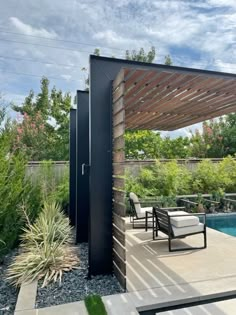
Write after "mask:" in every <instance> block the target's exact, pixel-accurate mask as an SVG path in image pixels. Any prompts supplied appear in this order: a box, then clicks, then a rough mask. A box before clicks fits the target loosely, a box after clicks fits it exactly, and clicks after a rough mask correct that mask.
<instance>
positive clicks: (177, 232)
mask: <svg viewBox="0 0 236 315" xmlns="http://www.w3.org/2000/svg"><path fill="white" fill-rule="evenodd" d="M172 230H173V233H174V236H181V235H186V234H191V233H197V232H203V230H204V224H202V223H199V224H198V225H192V226H185V227H175V226H174V225H172Z"/></svg>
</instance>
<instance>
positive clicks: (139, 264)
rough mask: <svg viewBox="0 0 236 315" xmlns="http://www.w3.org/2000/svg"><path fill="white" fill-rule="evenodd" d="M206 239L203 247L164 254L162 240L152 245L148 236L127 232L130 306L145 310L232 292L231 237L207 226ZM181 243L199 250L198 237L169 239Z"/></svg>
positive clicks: (235, 272) (234, 249) (235, 246)
mask: <svg viewBox="0 0 236 315" xmlns="http://www.w3.org/2000/svg"><path fill="white" fill-rule="evenodd" d="M162 237H164V235H163V236H162ZM207 237H208V247H207V249H202V250H193V251H191V250H190V251H181V252H172V253H170V252H169V251H168V244H167V241H164V240H163V241H152V235H151V232H145V231H144V230H139V229H135V230H133V229H127V231H126V248H127V257H126V259H127V289H128V292H129V293H132V295H133V297H132V300H133V302H134V304H135V306H136V307H138V308H139V309H140V310H146V309H148V308H149V307H150V305H152V306H153V308H154V307H160V306H165V305H171V304H180V303H184V302H187V301H191V300H193V301H197V300H203V299H206V298H207V297H208V298H209V297H217V296H226V295H234V294H236V238H235V237H232V236H229V235H226V234H223V233H221V232H218V231H216V230H213V229H209V228H208V229H207ZM183 244H186V245H187V246H201V245H202V244H203V239H202V235H195V236H190V237H188V238H186V239H184V240H175V241H173V245H175V246H176V247H178V246H183ZM229 303H231V304H232V303H233V300H231V302H228V304H229ZM216 304H217V303H216ZM234 305H235V314H236V302H235V300H234ZM201 307H202V306H201ZM215 307H216V306H215ZM216 310H217V308H216ZM163 314H164V313H163ZM166 314H170V313H166ZM173 314H175V313H173ZM176 314H177V313H176ZM178 314H179V313H178ZM183 314H184V313H183ZM193 314H194V313H193ZM201 314H209V313H207V312H206V313H204V312H203V311H202V312H201ZM212 314H213V313H212ZM214 314H215V313H214ZM216 314H228V313H219V312H218V313H216Z"/></svg>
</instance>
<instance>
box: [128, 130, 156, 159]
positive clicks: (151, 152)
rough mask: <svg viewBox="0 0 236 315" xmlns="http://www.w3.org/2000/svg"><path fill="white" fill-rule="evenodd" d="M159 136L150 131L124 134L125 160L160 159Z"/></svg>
mask: <svg viewBox="0 0 236 315" xmlns="http://www.w3.org/2000/svg"><path fill="white" fill-rule="evenodd" d="M161 141H162V140H161V136H160V134H159V133H155V132H153V131H150V130H138V131H136V130H131V131H126V132H125V156H126V159H135V160H146V159H157V158H160V157H161V153H160V148H161Z"/></svg>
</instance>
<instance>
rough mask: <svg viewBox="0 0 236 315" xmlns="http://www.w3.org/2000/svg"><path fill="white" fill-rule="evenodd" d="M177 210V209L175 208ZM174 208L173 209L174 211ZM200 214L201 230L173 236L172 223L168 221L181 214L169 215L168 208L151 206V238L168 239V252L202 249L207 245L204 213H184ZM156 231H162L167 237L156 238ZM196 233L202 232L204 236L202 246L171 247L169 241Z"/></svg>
mask: <svg viewBox="0 0 236 315" xmlns="http://www.w3.org/2000/svg"><path fill="white" fill-rule="evenodd" d="M176 210H177V209H176ZM176 210H174V211H176ZM172 211H173V210H172ZM193 215H194V216H200V217H201V216H202V217H203V218H204V223H203V224H204V228H203V231H200V232H195V233H188V234H184V235H180V236H175V235H174V233H173V229H172V225H171V222H170V219H171V218H173V217H182V216H183V215H171V216H170V215H169V214H168V209H167V208H166V209H161V208H158V207H153V211H152V216H153V220H152V224H153V226H152V228H153V240H168V248H169V251H170V252H177V251H183V250H195V249H204V248H206V247H207V234H206V214H205V213H194V214H186V215H184V216H193ZM158 231H161V232H162V233H164V234H166V235H167V238H161V239H156V237H157V236H158ZM196 234H203V237H204V245H203V246H202V247H187V248H186V247H185V248H176V249H173V248H172V243H171V241H172V240H174V239H182V238H185V237H187V236H191V235H196Z"/></svg>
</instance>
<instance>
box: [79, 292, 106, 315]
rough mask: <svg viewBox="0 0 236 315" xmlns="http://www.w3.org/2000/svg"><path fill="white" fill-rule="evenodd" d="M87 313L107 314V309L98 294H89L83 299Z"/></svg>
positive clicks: (95, 314) (90, 314)
mask: <svg viewBox="0 0 236 315" xmlns="http://www.w3.org/2000/svg"><path fill="white" fill-rule="evenodd" d="M84 302H85V305H86V308H87V311H88V313H89V315H107V311H106V309H105V306H104V304H103V302H102V299H101V297H100V296H99V295H91V296H88V297H86V298H85V300H84Z"/></svg>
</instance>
